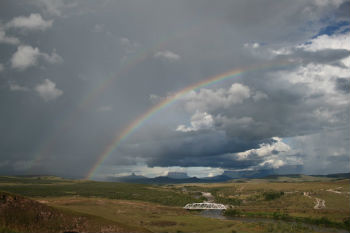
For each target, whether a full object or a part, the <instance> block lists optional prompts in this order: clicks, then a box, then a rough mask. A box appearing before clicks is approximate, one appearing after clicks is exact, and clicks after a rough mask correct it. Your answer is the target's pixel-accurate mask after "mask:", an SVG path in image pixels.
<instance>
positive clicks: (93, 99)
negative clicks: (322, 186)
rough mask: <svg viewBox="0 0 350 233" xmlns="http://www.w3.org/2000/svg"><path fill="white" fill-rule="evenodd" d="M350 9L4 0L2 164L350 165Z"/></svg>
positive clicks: (319, 169)
mask: <svg viewBox="0 0 350 233" xmlns="http://www.w3.org/2000/svg"><path fill="white" fill-rule="evenodd" d="M266 6H268V7H266ZM349 6H350V3H349V1H348V0H312V1H301V0H300V1H299V0H298V1H288V0H282V1H277V2H276V1H273V0H267V1H264V2H262V1H260V0H253V1H249V2H247V1H244V0H238V1H230V0H221V1H219V2H213V1H209V0H204V1H202V0H194V1H190V2H182V1H170V0H165V1H161V2H158V3H157V4H155V3H154V2H153V1H148V0H133V1H109V0H101V1H100V2H99V3H96V2H93V1H83V0H74V1H64V0H35V1H34V0H33V1H32V0H31V1H26V2H25V3H23V2H22V1H20V0H4V1H1V3H0V15H1V17H0V52H1V53H0V54H1V55H0V88H1V92H0V93H1V98H0V104H1V105H0V106H1V108H3V109H6V111H3V112H2V114H1V116H0V122H1V125H3V127H2V130H1V132H0V139H1V141H2V143H1V145H0V153H1V155H2V161H1V162H0V167H1V169H0V170H1V173H2V174H34V173H35V174H55V175H62V176H70V177H84V176H86V174H87V173H88V172H89V171H90V170H91V168H92V167H93V166H94V165H95V163H96V161H98V160H99V159H98V158H100V156H101V155H103V153H104V151H106V148H109V146H110V145H112V144H113V143H114V142H115V140H117V139H118V137H119V136H120V135H122V132H127V129H130V128H133V126H135V125H137V127H136V128H135V130H133V131H132V132H131V133H130V134H124V135H127V137H123V140H122V141H121V142H120V143H118V146H117V147H116V148H115V149H114V150H113V151H112V152H111V153H110V154H109V156H108V157H107V159H106V160H105V162H104V163H103V164H102V165H101V166H100V167H99V169H97V170H96V171H95V173H94V174H95V178H104V177H107V176H118V175H122V174H129V173H131V172H136V174H140V175H141V174H144V175H150V176H156V175H161V174H166V172H167V171H186V172H188V173H189V174H193V175H196V176H209V175H217V174H220V173H222V172H224V171H227V170H229V171H232V172H235V171H238V170H239V171H242V170H268V171H270V172H277V173H287V172H288V173H293V172H302V173H306V174H311V173H313V174H324V173H335V172H348V171H349V169H350V168H349V158H350V154H349V150H350V149H349V131H350V130H349V126H350V125H349V112H350V109H349V94H350V93H349V92H350V76H349V73H350V72H349V71H350V56H349V55H350V45H349V38H350V20H349V19H350V13H349V11H348V10H346V9H349ZM254 67H261V68H259V69H256V68H254ZM233 69H241V70H243V71H246V72H243V73H242V74H240V75H237V76H235V77H231V78H228V79H226V80H222V81H220V82H216V83H211V84H210V85H206V86H202V87H200V88H197V89H194V90H192V91H189V92H188V93H186V94H184V95H182V96H180V97H178V98H177V99H176V101H170V104H168V105H166V106H163V108H159V109H156V111H154V112H148V111H149V110H150V109H152V107H153V106H155V105H156V104H158V103H160V101H163V100H166V99H167V98H171V96H173V93H177V92H178V91H179V90H183V89H184V88H186V87H189V86H193V85H194V84H196V83H202V82H203V81H205V80H207V79H208V78H210V77H215V76H217V75H219V74H223V73H225V72H227V71H230V70H233ZM147 113H151V114H147ZM142 116H148V117H147V118H142ZM138 119H141V121H137V120H138ZM135 120H136V122H137V123H139V124H135V125H133V124H132V123H133V122H135ZM128 127H129V128H128Z"/></svg>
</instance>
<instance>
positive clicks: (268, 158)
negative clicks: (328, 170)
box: [231, 137, 303, 169]
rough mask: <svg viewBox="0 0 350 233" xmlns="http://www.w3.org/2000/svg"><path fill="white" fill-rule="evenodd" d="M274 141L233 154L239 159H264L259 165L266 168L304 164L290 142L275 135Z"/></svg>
mask: <svg viewBox="0 0 350 233" xmlns="http://www.w3.org/2000/svg"><path fill="white" fill-rule="evenodd" d="M272 139H273V140H274V142H272V143H262V144H260V145H259V148H258V149H250V150H247V151H244V152H240V153H235V154H231V156H232V157H233V158H234V159H237V160H251V159H254V158H259V159H262V160H263V161H262V162H260V163H259V164H258V165H257V166H258V167H265V168H274V169H277V168H280V167H282V166H285V165H301V164H303V162H302V160H301V158H300V157H298V151H296V150H293V149H292V148H291V147H290V146H289V145H288V144H286V143H285V142H283V140H282V138H279V137H273V138H272Z"/></svg>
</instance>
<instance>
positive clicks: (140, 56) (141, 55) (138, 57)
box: [30, 25, 208, 168]
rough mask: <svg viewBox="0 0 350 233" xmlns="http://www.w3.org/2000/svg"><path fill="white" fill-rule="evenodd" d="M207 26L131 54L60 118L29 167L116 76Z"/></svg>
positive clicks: (48, 152) (47, 151)
mask: <svg viewBox="0 0 350 233" xmlns="http://www.w3.org/2000/svg"><path fill="white" fill-rule="evenodd" d="M207 26H208V25H203V26H198V25H193V26H191V27H190V28H189V29H186V30H185V31H180V32H176V33H174V35H175V36H173V37H170V38H169V37H168V36H167V37H165V38H161V39H160V41H159V42H158V43H156V44H155V46H153V47H151V48H145V49H142V50H139V51H138V52H137V53H136V54H135V55H134V56H131V57H130V59H129V60H128V61H126V62H125V63H124V64H122V65H121V68H120V70H119V72H117V73H116V74H115V75H112V76H111V77H109V78H107V79H105V80H103V81H102V82H101V83H100V84H99V85H98V86H97V87H96V88H94V89H93V90H92V91H91V92H89V93H88V95H87V96H84V98H83V99H82V100H81V101H80V104H79V105H78V106H77V108H76V110H75V111H73V112H71V113H70V114H68V115H67V116H66V117H65V118H64V119H62V121H61V124H60V125H61V127H60V128H59V129H58V130H57V131H56V132H55V133H54V134H52V135H51V136H50V137H48V138H46V139H45V140H43V143H41V146H40V147H39V148H38V151H37V153H35V156H34V158H33V159H32V161H31V164H30V168H33V167H34V166H35V165H37V164H40V162H41V161H42V160H43V159H44V158H46V157H47V156H49V155H50V154H51V152H52V150H53V149H54V147H55V144H56V141H57V138H59V137H60V136H62V135H64V134H65V133H66V132H67V131H69V130H70V129H71V128H72V127H73V126H74V123H75V122H76V121H77V119H79V116H80V114H81V113H82V112H84V110H86V109H87V108H88V107H89V106H91V105H92V103H93V101H94V100H96V99H97V97H98V96H99V95H100V94H101V93H103V92H104V91H105V90H106V89H107V88H108V87H109V86H110V85H111V84H112V83H113V82H114V81H115V80H116V79H117V78H119V77H122V76H123V75H125V74H126V73H128V72H129V71H130V70H132V69H133V68H134V67H135V66H136V65H137V64H139V63H141V62H143V61H144V60H146V59H147V58H149V57H150V56H152V55H153V54H154V52H156V51H161V50H162V49H165V48H166V47H167V45H168V44H171V43H172V42H174V41H176V40H178V39H182V38H184V37H185V36H189V35H197V34H200V32H201V30H202V29H206V28H207Z"/></svg>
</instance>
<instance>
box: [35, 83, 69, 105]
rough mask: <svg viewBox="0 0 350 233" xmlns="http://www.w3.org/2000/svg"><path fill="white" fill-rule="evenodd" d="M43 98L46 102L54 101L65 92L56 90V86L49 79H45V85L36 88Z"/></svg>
mask: <svg viewBox="0 0 350 233" xmlns="http://www.w3.org/2000/svg"><path fill="white" fill-rule="evenodd" d="M35 91H36V92H38V94H39V95H40V97H41V98H43V99H44V100H45V101H46V102H47V101H50V100H54V99H56V98H58V97H59V96H61V95H62V94H63V91H62V90H60V89H57V88H56V84H55V83H54V82H52V81H51V80H49V79H45V80H44V82H43V83H41V84H39V85H37V86H36V87H35Z"/></svg>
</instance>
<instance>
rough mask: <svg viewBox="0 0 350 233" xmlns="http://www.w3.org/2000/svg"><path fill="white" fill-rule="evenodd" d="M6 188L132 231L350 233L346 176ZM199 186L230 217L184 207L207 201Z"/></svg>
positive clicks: (25, 183) (42, 181)
mask: <svg viewBox="0 0 350 233" xmlns="http://www.w3.org/2000/svg"><path fill="white" fill-rule="evenodd" d="M0 190H6V191H8V192H12V193H18V194H21V195H24V196H27V197H30V198H32V199H34V200H36V201H38V202H40V203H41V205H45V206H47V207H50V208H53V209H54V210H55V211H59V212H60V213H61V212H62V213H65V214H68V215H70V216H88V217H87V218H88V219H89V221H90V222H95V223H96V222H97V223H98V222H103V221H107V222H106V223H105V224H107V223H109V224H111V223H114V224H117V225H118V226H123V227H124V228H125V229H129V230H128V231H126V232H143V231H147V230H149V231H151V232H223V233H225V232H227V233H228V232H230V233H231V232H347V231H346V230H348V229H350V228H349V216H350V206H349V205H350V204H349V203H350V198H349V191H350V183H349V180H346V179H345V180H336V179H333V180H331V179H320V180H310V181H300V180H288V181H286V180H283V181H281V180H276V179H274V180H268V179H266V180H262V179H260V180H244V181H238V182H227V183H214V184H179V185H163V186H156V185H142V184H126V183H112V182H110V183H109V182H93V181H83V180H65V179H60V178H57V177H0ZM201 192H210V193H211V194H212V195H213V196H214V198H215V202H217V203H223V204H226V205H227V206H230V208H229V209H228V210H227V211H226V212H225V215H226V219H225V217H224V216H221V215H220V216H214V217H211V218H208V217H203V216H202V213H200V212H198V211H194V212H190V211H186V210H184V209H183V208H182V207H183V206H184V205H185V204H187V203H191V202H201V201H203V200H205V198H204V197H203V196H202V195H201ZM316 198H319V199H320V200H324V201H325V207H323V206H321V207H320V208H319V209H315V208H314V207H315V204H316V201H315V200H316ZM29 209H30V208H29ZM0 212H1V211H0ZM13 213H17V214H19V213H20V212H18V211H17V212H16V211H14V212H13ZM0 217H1V216H0ZM95 218H96V219H95ZM1 219H2V220H1V221H0V232H1V230H2V231H3V232H9V230H11V229H12V230H13V229H17V230H18V229H19V228H13V226H12V228H9V225H8V224H9V223H12V224H15V225H16V224H17V225H20V222H21V221H22V220H18V221H19V222H18V221H17V222H16V221H13V220H11V219H8V218H7V219H6V218H5V220H4V217H3V216H2V217H1ZM73 219H74V217H73ZM60 221H61V220H60V219H59V220H58V222H60ZM62 221H63V220H62ZM64 221H66V220H64ZM120 223H123V224H121V225H120ZM95 225H96V224H95ZM102 225H103V224H102ZM135 228H136V229H137V230H136V231H135ZM52 229H56V230H57V228H52ZM132 229H133V230H132ZM54 231H55V230H53V231H52V232H54ZM85 231H86V230H85ZM90 231H94V230H90ZM95 231H96V228H95Z"/></svg>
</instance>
